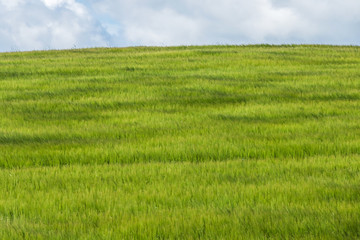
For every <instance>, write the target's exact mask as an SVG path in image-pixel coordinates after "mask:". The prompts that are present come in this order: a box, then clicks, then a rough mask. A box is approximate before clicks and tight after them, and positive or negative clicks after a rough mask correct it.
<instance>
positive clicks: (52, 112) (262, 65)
mask: <svg viewBox="0 0 360 240" xmlns="http://www.w3.org/2000/svg"><path fill="white" fill-rule="evenodd" d="M359 136H360V48H359V47H350V46H321V45H318V46H296V45H295V46H267V45H256V46H203V47H200V46H199V47H171V48H150V47H147V48H142V47H139V48H123V49H116V48H109V49H79V50H68V51H40V52H21V53H1V54H0V239H21V238H23V239H134V238H135V239H145V238H147V239H148V238H150V239H174V238H178V239H304V238H305V239H360V227H359V226H360V137H359Z"/></svg>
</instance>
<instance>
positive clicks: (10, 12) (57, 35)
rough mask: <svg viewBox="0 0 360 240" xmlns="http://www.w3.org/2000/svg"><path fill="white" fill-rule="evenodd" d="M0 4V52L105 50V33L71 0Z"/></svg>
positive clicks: (82, 6)
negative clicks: (66, 49) (99, 47)
mask: <svg viewBox="0 0 360 240" xmlns="http://www.w3.org/2000/svg"><path fill="white" fill-rule="evenodd" d="M9 2H10V1H4V0H1V2H0V29H1V30H0V39H1V40H0V43H1V45H0V51H11V50H39V49H50V48H51V49H54V48H55V49H62V48H71V47H73V46H77V47H88V46H105V45H106V44H107V41H108V40H107V37H108V35H107V34H106V31H105V30H104V29H103V28H102V27H101V25H100V24H99V23H98V22H97V21H96V20H95V19H94V18H93V17H92V15H91V14H90V13H89V12H88V11H87V8H86V6H85V5H82V4H80V3H78V2H76V1H75V0H41V1H40V0H28V1H21V0H17V1H14V2H12V3H11V4H9Z"/></svg>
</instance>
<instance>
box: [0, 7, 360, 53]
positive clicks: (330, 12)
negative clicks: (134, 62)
mask: <svg viewBox="0 0 360 240" xmlns="http://www.w3.org/2000/svg"><path fill="white" fill-rule="evenodd" d="M257 43H270V44H289V43H295V44H299V43H316V44H346V45H349V44H351V45H360V0H317V1H314V0H221V1H218V0H101V1H100V0H88V1H87V0H0V51H2V52H3V51H23V50H43V49H64V48H83V47H94V46H97V47H115V46H118V47H124V46H139V45H146V46H148V45H152V46H154V45H156V46H169V45H203V44H257Z"/></svg>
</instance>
